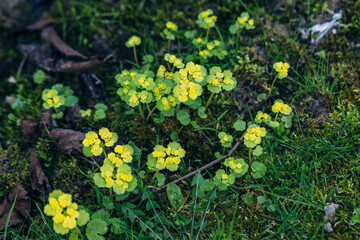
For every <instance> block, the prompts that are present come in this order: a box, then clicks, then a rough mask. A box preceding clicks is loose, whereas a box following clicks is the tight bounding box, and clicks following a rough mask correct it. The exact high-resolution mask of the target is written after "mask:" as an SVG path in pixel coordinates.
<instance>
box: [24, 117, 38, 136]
mask: <svg viewBox="0 0 360 240" xmlns="http://www.w3.org/2000/svg"><path fill="white" fill-rule="evenodd" d="M38 127H39V123H37V122H31V121H28V120H22V122H21V130H22V135H23V136H24V137H30V136H32V135H34V134H35V133H36V132H37V130H38Z"/></svg>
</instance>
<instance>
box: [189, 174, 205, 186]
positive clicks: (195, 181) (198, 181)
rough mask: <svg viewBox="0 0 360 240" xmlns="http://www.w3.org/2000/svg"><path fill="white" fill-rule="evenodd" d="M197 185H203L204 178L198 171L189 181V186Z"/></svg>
mask: <svg viewBox="0 0 360 240" xmlns="http://www.w3.org/2000/svg"><path fill="white" fill-rule="evenodd" d="M194 185H199V186H201V187H205V180H204V178H203V176H202V175H201V172H198V173H197V174H196V175H195V177H194V178H193V180H192V181H191V186H194Z"/></svg>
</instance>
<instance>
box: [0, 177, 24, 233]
mask: <svg viewBox="0 0 360 240" xmlns="http://www.w3.org/2000/svg"><path fill="white" fill-rule="evenodd" d="M15 198H16V202H15V205H14V209H13V211H12V212H11V216H10V220H9V224H8V226H10V227H11V226H15V225H18V224H21V223H23V222H24V220H25V218H26V217H27V215H28V214H29V213H30V211H31V201H30V199H29V197H28V196H27V192H26V190H25V189H24V188H23V187H22V186H21V184H18V185H16V187H15V189H14V190H13V191H12V193H10V194H9V196H8V197H6V198H5V199H4V200H3V201H2V203H1V205H0V231H3V230H4V229H5V223H6V221H7V218H8V216H9V214H10V210H11V207H12V205H13V203H14V201H15Z"/></svg>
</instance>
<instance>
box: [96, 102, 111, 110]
mask: <svg viewBox="0 0 360 240" xmlns="http://www.w3.org/2000/svg"><path fill="white" fill-rule="evenodd" d="M95 109H96V110H104V111H106V110H107V109H108V107H107V106H106V105H105V104H103V103H97V104H96V105H95Z"/></svg>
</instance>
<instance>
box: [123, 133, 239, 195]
mask: <svg viewBox="0 0 360 240" xmlns="http://www.w3.org/2000/svg"><path fill="white" fill-rule="evenodd" d="M245 133H246V132H244V133H243V135H241V137H240V138H237V139H236V144H235V145H234V147H233V148H232V149H231V150H230V151H229V152H228V153H227V154H226V155H225V156H222V157H221V158H218V159H216V160H214V161H212V162H210V163H208V164H206V165H205V166H203V167H201V168H199V169H196V170H195V171H192V172H191V173H188V174H186V175H185V176H182V177H180V178H178V179H176V180H174V181H172V182H170V183H168V184H165V185H164V186H161V187H159V188H157V189H155V190H154V193H157V192H160V191H161V190H163V189H165V188H167V186H168V185H169V184H171V183H178V182H181V181H183V180H185V179H187V178H189V177H192V176H195V175H196V174H197V173H198V172H201V171H203V170H205V169H207V168H209V167H212V166H214V165H215V164H217V163H219V162H221V161H223V160H224V159H226V158H228V157H230V156H231V155H232V154H233V153H234V152H235V150H236V149H237V148H238V147H239V146H240V143H241V141H242V140H243V138H244V136H245ZM140 199H141V196H138V197H136V198H133V199H132V200H131V201H129V202H136V201H139V200H140Z"/></svg>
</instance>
